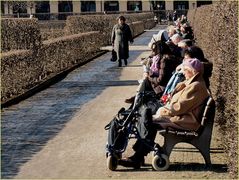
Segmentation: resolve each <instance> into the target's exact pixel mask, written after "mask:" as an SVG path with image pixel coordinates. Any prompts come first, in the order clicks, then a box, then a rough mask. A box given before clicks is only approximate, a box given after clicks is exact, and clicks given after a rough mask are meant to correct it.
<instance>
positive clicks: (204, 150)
mask: <svg viewBox="0 0 239 180" xmlns="http://www.w3.org/2000/svg"><path fill="white" fill-rule="evenodd" d="M204 107H205V108H203V114H202V119H201V127H200V128H199V130H198V131H184V130H177V129H163V130H159V133H160V134H161V135H162V136H164V144H163V147H162V148H163V150H164V152H165V154H166V155H167V156H168V158H169V156H170V154H171V151H172V149H173V147H174V146H175V145H176V144H177V143H181V142H184V143H189V144H191V145H193V146H194V147H195V148H197V149H198V150H199V151H200V153H201V154H202V156H203V158H204V160H205V163H206V166H209V165H211V159H210V144H211V137H212V130H213V122H214V116H215V101H214V100H213V99H212V97H211V96H209V98H207V100H206V103H205V106H204Z"/></svg>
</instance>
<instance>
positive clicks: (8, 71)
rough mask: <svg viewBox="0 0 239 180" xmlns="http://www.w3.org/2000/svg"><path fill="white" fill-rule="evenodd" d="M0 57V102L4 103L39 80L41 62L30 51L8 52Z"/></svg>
mask: <svg viewBox="0 0 239 180" xmlns="http://www.w3.org/2000/svg"><path fill="white" fill-rule="evenodd" d="M1 56H2V57H1V102H2V103H4V102H6V101H7V100H9V99H12V98H14V97H16V96H18V95H20V94H22V93H24V92H25V91H26V90H28V89H29V88H31V87H33V86H34V85H36V84H37V82H38V81H39V80H41V73H42V61H39V60H38V59H36V58H35V57H34V52H33V51H31V50H18V51H10V52H7V53H2V55H1Z"/></svg>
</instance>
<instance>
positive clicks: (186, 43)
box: [178, 39, 193, 50]
mask: <svg viewBox="0 0 239 180" xmlns="http://www.w3.org/2000/svg"><path fill="white" fill-rule="evenodd" d="M192 45H193V42H192V40H190V39H183V40H182V41H180V42H179V43H178V47H181V48H182V49H184V50H187V49H188V48H189V47H191V46H192Z"/></svg>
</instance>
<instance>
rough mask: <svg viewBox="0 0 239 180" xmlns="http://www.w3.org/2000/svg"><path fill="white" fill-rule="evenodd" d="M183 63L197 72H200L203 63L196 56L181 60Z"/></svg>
mask: <svg viewBox="0 0 239 180" xmlns="http://www.w3.org/2000/svg"><path fill="white" fill-rule="evenodd" d="M183 65H184V66H188V67H189V68H191V69H194V70H195V71H197V72H201V71H202V69H203V64H202V63H201V62H200V61H199V60H198V59H197V58H193V59H189V60H186V61H184V62H183Z"/></svg>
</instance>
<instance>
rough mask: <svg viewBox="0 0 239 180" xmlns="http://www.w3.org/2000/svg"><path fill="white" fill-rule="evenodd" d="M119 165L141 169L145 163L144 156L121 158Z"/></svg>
mask: <svg viewBox="0 0 239 180" xmlns="http://www.w3.org/2000/svg"><path fill="white" fill-rule="evenodd" d="M118 163H119V165H121V166H124V167H133V168H134V169H139V168H140V167H141V166H143V165H144V157H136V156H134V155H133V156H131V157H128V158H126V159H120V160H119V162H118Z"/></svg>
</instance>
